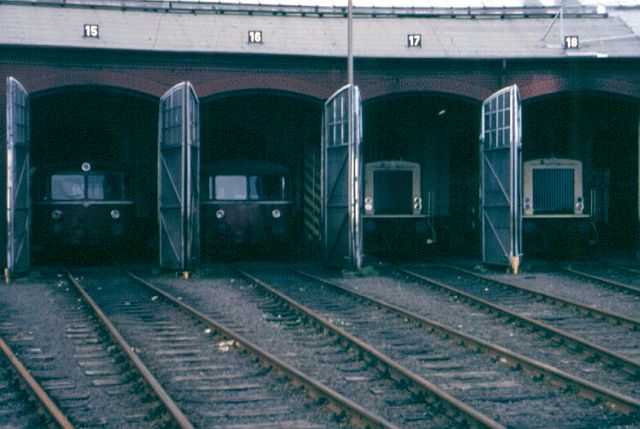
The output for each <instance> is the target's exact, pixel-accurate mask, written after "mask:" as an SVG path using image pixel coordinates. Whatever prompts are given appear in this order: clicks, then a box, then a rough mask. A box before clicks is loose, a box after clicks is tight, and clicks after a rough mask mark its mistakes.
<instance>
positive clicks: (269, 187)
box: [209, 175, 286, 201]
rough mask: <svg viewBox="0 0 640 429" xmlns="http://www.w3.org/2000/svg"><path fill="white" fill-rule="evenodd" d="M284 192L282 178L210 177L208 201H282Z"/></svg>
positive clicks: (269, 176) (268, 176) (261, 176)
mask: <svg viewBox="0 0 640 429" xmlns="http://www.w3.org/2000/svg"><path fill="white" fill-rule="evenodd" d="M212 185H215V186H212ZM285 191H286V189H285V178H284V177H283V176H277V175H260V176H215V177H213V176H212V177H210V178H209V199H211V200H213V199H215V200H234V201H245V200H282V199H284V198H285Z"/></svg>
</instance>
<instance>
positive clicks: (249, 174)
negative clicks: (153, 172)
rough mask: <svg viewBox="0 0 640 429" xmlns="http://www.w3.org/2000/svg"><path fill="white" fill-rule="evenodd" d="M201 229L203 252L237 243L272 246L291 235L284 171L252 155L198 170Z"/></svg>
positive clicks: (290, 205)
mask: <svg viewBox="0 0 640 429" xmlns="http://www.w3.org/2000/svg"><path fill="white" fill-rule="evenodd" d="M202 177H203V179H202V180H203V182H205V183H203V184H202V185H203V186H202V187H201V189H203V195H202V199H201V209H202V211H201V222H202V223H201V230H202V235H203V240H202V246H203V253H204V254H205V255H208V256H212V255H215V254H218V253H220V252H224V253H227V251H229V250H238V248H239V247H241V246H245V247H246V248H248V247H247V246H250V247H251V248H252V249H260V248H272V246H273V245H282V244H284V243H287V242H288V241H289V240H290V239H291V230H292V226H291V223H292V215H293V213H292V211H293V201H292V199H291V196H290V189H289V188H290V185H289V180H290V178H289V170H288V168H286V167H285V166H283V165H280V164H276V163H271V162H266V161H256V160H231V161H222V162H217V163H214V164H211V165H209V166H208V167H207V168H205V169H203V176H202Z"/></svg>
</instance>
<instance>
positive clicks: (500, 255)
mask: <svg viewBox="0 0 640 429" xmlns="http://www.w3.org/2000/svg"><path fill="white" fill-rule="evenodd" d="M520 150H521V120H520V97H519V95H518V87H517V86H515V85H513V86H510V87H507V88H504V89H502V90H500V91H498V92H496V93H495V94H493V95H492V96H491V97H489V98H488V99H487V100H485V102H484V103H483V104H482V135H481V146H480V163H481V167H480V174H481V180H480V204H481V210H480V215H481V217H482V219H481V222H482V261H483V262H484V263H486V264H492V265H506V266H511V267H512V268H513V270H514V272H517V271H518V266H519V264H520V256H521V249H522V217H521V216H522V214H521V208H520V192H521V186H522V180H521V165H520V164H521V160H520Z"/></svg>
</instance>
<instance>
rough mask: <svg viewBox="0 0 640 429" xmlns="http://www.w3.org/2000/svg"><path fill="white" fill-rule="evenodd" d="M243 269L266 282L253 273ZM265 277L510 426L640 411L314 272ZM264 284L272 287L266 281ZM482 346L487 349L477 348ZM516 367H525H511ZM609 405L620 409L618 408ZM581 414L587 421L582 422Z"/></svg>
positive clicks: (617, 420)
mask: <svg viewBox="0 0 640 429" xmlns="http://www.w3.org/2000/svg"><path fill="white" fill-rule="evenodd" d="M252 272H253V270H252ZM276 272H277V273H276ZM244 275H246V276H248V278H250V279H251V280H252V281H254V282H256V283H258V284H261V283H262V281H261V280H260V279H258V278H256V277H255V275H252V274H248V273H244ZM260 277H261V278H264V279H269V281H270V283H272V285H274V287H276V288H277V290H278V291H279V292H280V293H283V294H286V295H289V296H290V297H294V298H295V299H299V300H301V302H302V303H303V304H305V305H308V306H310V307H312V308H313V309H314V310H315V311H318V312H320V313H321V314H322V315H323V316H324V317H326V318H330V319H332V320H334V323H336V324H337V325H339V326H341V327H343V328H344V329H346V330H348V331H350V333H352V334H354V335H356V336H357V337H358V338H360V339H361V340H363V341H366V342H367V343H368V344H371V345H374V346H376V347H378V348H379V350H380V351H381V352H383V353H384V354H386V355H388V356H390V357H392V358H393V359H395V360H396V361H397V362H399V363H401V364H403V365H405V366H407V367H408V368H410V369H412V370H413V371H415V372H416V373H417V374H419V375H421V376H422V377H424V378H425V379H429V380H432V381H434V383H435V384H438V385H439V386H441V387H442V388H443V390H445V391H446V392H447V393H449V394H451V395H452V396H454V397H456V398H458V399H459V400H461V401H462V402H464V403H466V404H468V405H470V406H472V407H474V408H475V409H477V410H479V411H480V412H482V413H484V414H486V415H488V416H490V417H491V418H493V419H494V420H496V421H499V422H500V423H502V424H505V425H506V426H508V427H527V428H529V427H580V425H581V424H582V425H587V426H588V425H591V424H595V425H596V426H599V425H601V426H603V427H604V426H605V425H606V426H607V427H613V426H615V425H617V424H620V425H624V424H627V423H628V422H631V421H633V419H634V415H637V413H638V412H639V411H640V408H639V407H640V402H639V401H637V400H635V399H633V398H630V397H625V396H624V395H621V394H617V393H615V392H612V391H609V390H608V389H605V388H601V387H599V386H595V385H593V384H592V383H589V382H586V381H585V380H580V379H578V378H577V377H574V376H571V375H569V374H566V373H562V371H558V370H555V369H553V368H550V367H549V366H548V365H545V364H541V363H539V362H535V361H534V360H532V359H529V358H526V357H524V356H520V355H517V354H515V353H512V352H509V351H508V350H506V349H504V348H503V347H499V346H495V345H492V344H489V343H487V342H486V341H482V340H478V339H476V338H473V337H470V336H468V335H465V334H464V333H462V332H459V331H456V330H452V329H449V328H447V327H445V326H443V325H441V324H439V323H436V322H433V321H430V320H427V319H425V318H422V317H420V316H418V315H415V314H413V313H409V312H406V311H404V310H402V309H399V308H398V307H396V306H393V305H389V304H387V303H382V302H380V301H375V300H372V299H370V298H369V297H366V296H363V295H362V294H358V293H354V292H353V291H351V290H347V289H344V288H341V287H340V286H338V285H336V284H333V283H331V282H327V281H326V280H324V279H321V278H317V277H315V276H308V277H307V278H306V279H303V278H301V277H300V276H299V275H296V274H293V273H287V272H282V270H277V269H275V268H273V267H271V268H269V269H268V270H263V271H261V272H260ZM263 287H265V288H266V287H268V286H267V285H266V284H263ZM336 291H337V292H336ZM372 307H373V311H372ZM462 344H463V345H464V346H462ZM480 350H481V351H483V352H484V353H477V351H480ZM517 368H522V369H524V371H523V372H514V371H513V369H517ZM531 377H533V378H536V379H544V380H547V381H548V382H549V384H545V383H540V382H535V381H533V379H532V378H531ZM556 386H561V387H562V389H564V390H559V389H558V388H557V387H556ZM573 392H578V393H579V395H581V396H583V397H584V398H588V399H584V398H581V397H579V396H578V395H576V394H574V393H573ZM592 399H597V400H598V401H599V402H600V403H604V404H607V405H608V406H609V407H610V409H609V410H605V409H604V408H603V407H601V406H599V405H594V404H593V403H592V402H591V400H592ZM611 410H616V411H623V412H622V413H620V414H617V412H616V411H613V412H611ZM578 416H579V417H578ZM581 419H582V423H578V422H579V421H580V420H581Z"/></svg>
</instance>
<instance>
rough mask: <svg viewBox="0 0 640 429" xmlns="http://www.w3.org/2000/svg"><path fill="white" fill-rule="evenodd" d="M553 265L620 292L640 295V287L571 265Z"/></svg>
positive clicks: (627, 269) (619, 268)
mask: <svg viewBox="0 0 640 429" xmlns="http://www.w3.org/2000/svg"><path fill="white" fill-rule="evenodd" d="M553 267H555V268H557V269H559V270H562V271H566V272H569V273H571V274H574V275H576V276H580V277H584V278H587V279H589V280H595V281H597V282H600V283H603V284H604V285H606V286H609V287H611V288H613V289H618V290H619V291H622V292H626V293H629V294H632V295H640V288H637V287H634V286H630V285H628V284H624V283H621V282H618V281H615V280H611V279H607V278H605V277H600V276H596V275H593V274H589V273H585V272H584V271H580V270H576V269H575V268H573V267H570V266H569V267H565V266H562V265H553ZM614 268H616V269H618V270H624V271H630V272H634V270H631V269H629V268H621V267H617V266H614ZM636 274H638V272H637V271H636Z"/></svg>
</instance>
